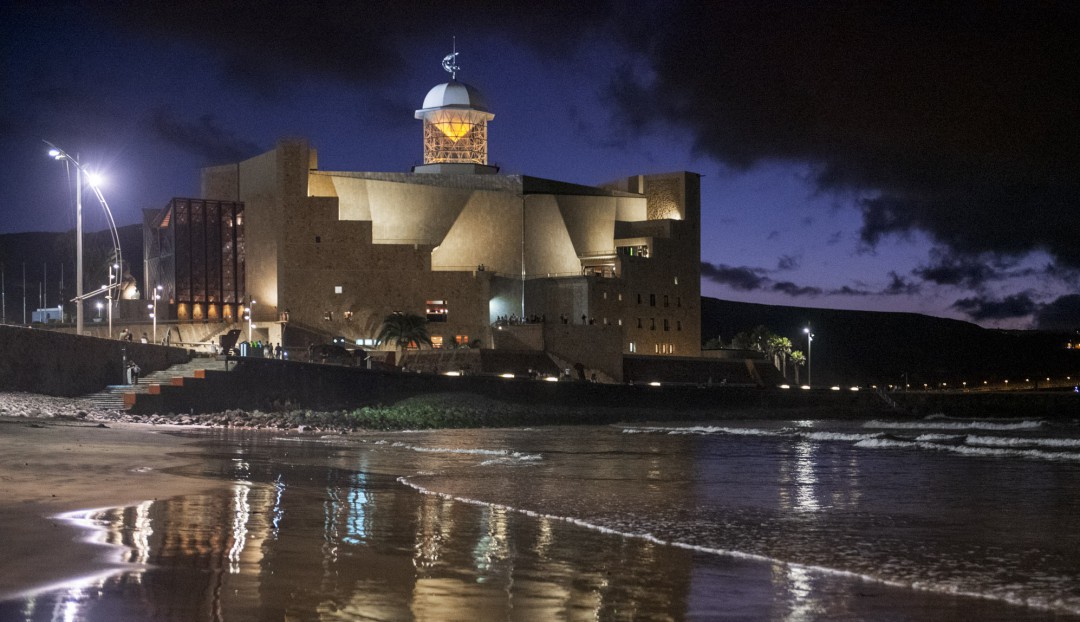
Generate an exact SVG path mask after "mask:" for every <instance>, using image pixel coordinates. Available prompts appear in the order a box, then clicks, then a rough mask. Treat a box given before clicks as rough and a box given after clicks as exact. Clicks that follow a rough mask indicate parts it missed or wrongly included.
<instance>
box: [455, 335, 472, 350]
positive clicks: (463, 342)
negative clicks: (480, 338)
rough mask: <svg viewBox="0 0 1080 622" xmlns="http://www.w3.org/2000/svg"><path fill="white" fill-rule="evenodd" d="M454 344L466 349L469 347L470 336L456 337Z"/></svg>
mask: <svg viewBox="0 0 1080 622" xmlns="http://www.w3.org/2000/svg"><path fill="white" fill-rule="evenodd" d="M454 343H455V344H456V345H457V346H459V347H465V346H467V345H469V336H468V335H454Z"/></svg>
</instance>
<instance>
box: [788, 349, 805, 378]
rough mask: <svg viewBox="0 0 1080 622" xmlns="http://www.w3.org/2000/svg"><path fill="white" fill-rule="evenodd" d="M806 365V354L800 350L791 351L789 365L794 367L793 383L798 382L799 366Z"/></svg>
mask: <svg viewBox="0 0 1080 622" xmlns="http://www.w3.org/2000/svg"><path fill="white" fill-rule="evenodd" d="M803 365H806V355H805V354H803V353H802V351H801V350H795V351H793V352H792V353H791V366H792V367H794V368H795V384H799V368H800V367H802V366H803Z"/></svg>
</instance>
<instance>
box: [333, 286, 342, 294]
mask: <svg viewBox="0 0 1080 622" xmlns="http://www.w3.org/2000/svg"><path fill="white" fill-rule="evenodd" d="M342 291H343V288H342V287H341V286H340V285H335V286H334V293H335V294H340V293H341V292H342Z"/></svg>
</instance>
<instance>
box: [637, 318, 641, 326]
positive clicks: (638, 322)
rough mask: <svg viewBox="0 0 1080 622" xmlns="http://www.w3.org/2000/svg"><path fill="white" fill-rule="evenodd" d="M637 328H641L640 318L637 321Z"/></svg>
mask: <svg viewBox="0 0 1080 622" xmlns="http://www.w3.org/2000/svg"><path fill="white" fill-rule="evenodd" d="M637 327H638V328H641V318H638V319H637Z"/></svg>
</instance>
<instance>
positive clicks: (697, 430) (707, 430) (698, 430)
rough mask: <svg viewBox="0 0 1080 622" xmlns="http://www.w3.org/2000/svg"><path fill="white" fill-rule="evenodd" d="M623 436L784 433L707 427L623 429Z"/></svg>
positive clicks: (782, 433)
mask: <svg viewBox="0 0 1080 622" xmlns="http://www.w3.org/2000/svg"><path fill="white" fill-rule="evenodd" d="M623 434H702V435H708V434H732V435H737V436H782V435H784V434H785V433H784V432H781V431H776V430H761V429H758V428H729V427H722V426H711V425H708V426H685V427H644V428H623Z"/></svg>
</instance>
